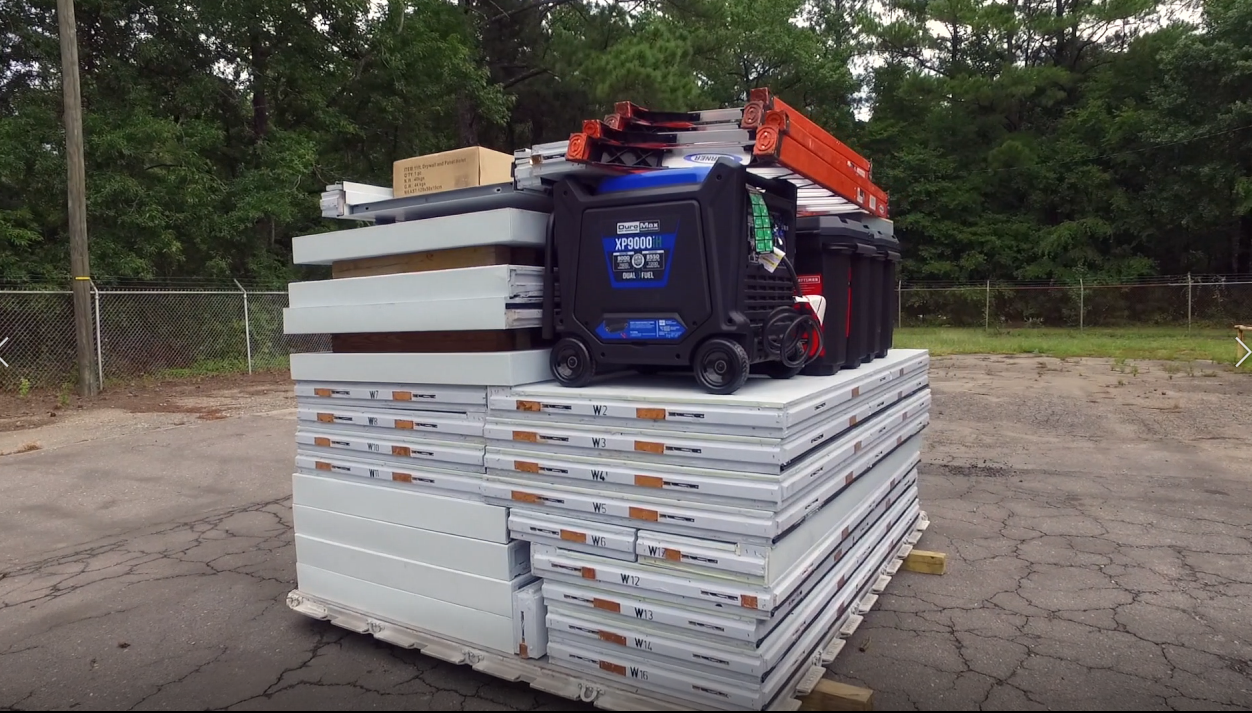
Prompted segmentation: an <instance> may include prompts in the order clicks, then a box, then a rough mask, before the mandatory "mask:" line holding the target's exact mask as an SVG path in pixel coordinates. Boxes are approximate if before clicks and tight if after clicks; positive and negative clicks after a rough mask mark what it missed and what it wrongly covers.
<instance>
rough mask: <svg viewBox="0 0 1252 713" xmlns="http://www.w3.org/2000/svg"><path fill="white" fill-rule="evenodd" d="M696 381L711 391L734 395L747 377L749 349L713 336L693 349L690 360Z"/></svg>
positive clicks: (711, 392)
mask: <svg viewBox="0 0 1252 713" xmlns="http://www.w3.org/2000/svg"><path fill="white" fill-rule="evenodd" d="M691 366H692V369H694V370H695V374H696V381H698V382H700V385H701V386H703V387H704V390H705V391H708V392H709V393H710V394H722V395H724V394H733V393H735V392H736V391H738V390H739V387H740V386H743V385H744V382H746V381H747V380H748V370H749V369H750V368H751V367H752V365H751V364H750V363H749V362H748V352H747V351H745V350H744V348H743V347H742V346H740V345H739V344H738V343H737V342H733V341H731V340H729V339H726V338H725V337H713V338H712V339H710V340H708V341H707V342H705V343H704V344H701V345H700V348H699V349H697V350H696V355H695V358H694V359H692V361H691Z"/></svg>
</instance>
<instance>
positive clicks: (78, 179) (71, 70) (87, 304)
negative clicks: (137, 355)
mask: <svg viewBox="0 0 1252 713" xmlns="http://www.w3.org/2000/svg"><path fill="white" fill-rule="evenodd" d="M57 24H58V25H59V26H60V33H61V88H62V90H64V95H65V163H66V174H67V176H68V182H67V188H68V194H69V216H70V272H71V273H72V275H73V278H74V284H73V289H74V337H75V342H76V346H77V352H78V392H79V393H80V394H81V395H83V396H95V395H96V394H97V393H98V392H99V391H100V383H99V382H98V381H97V378H96V368H95V355H96V350H95V345H94V344H93V343H92V334H91V260H90V258H89V256H88V253H87V171H86V169H85V168H84V166H83V97H82V89H81V87H79V84H78V28H77V25H76V23H75V20H74V0H57Z"/></svg>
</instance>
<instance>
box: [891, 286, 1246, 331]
mask: <svg viewBox="0 0 1252 713" xmlns="http://www.w3.org/2000/svg"><path fill="white" fill-rule="evenodd" d="M897 289H898V290H899V291H900V314H899V315H898V317H899V323H900V325H901V326H902V327H906V328H907V327H944V326H946V327H982V328H984V329H997V328H1020V327H1070V328H1074V329H1084V328H1087V327H1093V328H1095V327H1099V328H1126V327H1149V326H1151V327H1182V328H1190V327H1220V328H1229V327H1231V326H1232V325H1234V324H1236V323H1241V322H1242V323H1247V322H1248V321H1249V320H1252V275H1182V276H1176V277H1154V278H1145V279H1141V280H1134V281H1123V282H1119V283H1117V284H1109V283H1101V282H1086V281H1080V282H1076V283H1074V284H1056V283H1045V282H1017V283H1002V282H994V281H988V282H983V283H977V284H970V283H963V284H957V283H937V282H931V283H908V282H903V283H900V284H899V285H898V286H897Z"/></svg>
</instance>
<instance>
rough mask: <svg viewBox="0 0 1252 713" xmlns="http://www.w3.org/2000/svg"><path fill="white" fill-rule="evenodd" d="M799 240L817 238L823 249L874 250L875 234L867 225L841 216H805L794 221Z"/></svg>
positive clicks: (875, 243)
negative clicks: (836, 247) (866, 248)
mask: <svg viewBox="0 0 1252 713" xmlns="http://www.w3.org/2000/svg"><path fill="white" fill-rule="evenodd" d="M796 235H797V237H798V238H799V239H800V240H805V239H809V238H812V237H817V238H818V239H820V240H821V243H822V246H823V247H835V246H841V247H848V248H858V247H860V248H865V247H870V248H874V247H876V246H877V245H878V241H877V240H876V237H877V235H876V233H875V231H874V230H873V229H871V228H870V227H869V226H868V225H865V224H864V223H861V222H858V221H856V220H854V219H851V218H846V217H844V216H841V215H806V216H803V217H801V218H798V219H797V220H796Z"/></svg>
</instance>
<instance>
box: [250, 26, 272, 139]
mask: <svg viewBox="0 0 1252 713" xmlns="http://www.w3.org/2000/svg"><path fill="white" fill-rule="evenodd" d="M268 71H269V48H268V47H266V46H265V42H264V40H263V39H262V38H261V34H260V33H259V32H254V33H253V35H252V138H253V140H254V141H256V142H257V143H260V142H262V141H264V140H265V135H266V134H267V133H269V128H270V110H269V99H268V96H267V95H266V93H265V78H266V75H267V73H268Z"/></svg>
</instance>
